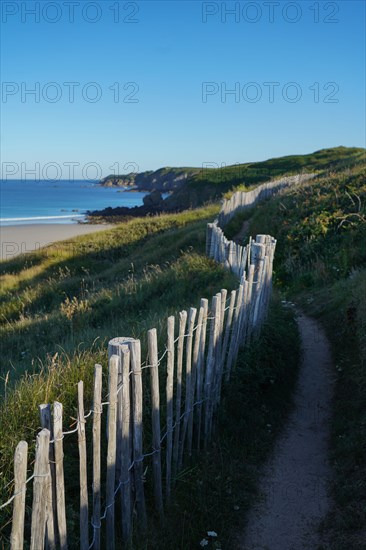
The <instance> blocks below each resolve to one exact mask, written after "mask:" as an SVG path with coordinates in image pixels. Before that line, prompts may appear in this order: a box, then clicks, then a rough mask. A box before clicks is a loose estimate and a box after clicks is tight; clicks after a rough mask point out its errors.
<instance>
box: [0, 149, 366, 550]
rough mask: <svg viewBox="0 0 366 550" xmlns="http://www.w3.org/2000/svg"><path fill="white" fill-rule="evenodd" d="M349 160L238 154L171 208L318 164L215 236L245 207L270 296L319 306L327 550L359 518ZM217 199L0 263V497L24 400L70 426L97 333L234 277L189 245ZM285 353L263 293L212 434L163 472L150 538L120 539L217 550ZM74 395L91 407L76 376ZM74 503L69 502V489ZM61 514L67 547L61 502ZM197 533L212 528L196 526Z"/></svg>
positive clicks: (355, 152) (294, 350)
mask: <svg viewBox="0 0 366 550" xmlns="http://www.w3.org/2000/svg"><path fill="white" fill-rule="evenodd" d="M363 157H364V151H363V150H360V149H346V148H337V149H331V150H324V151H320V152H317V153H314V154H313V155H306V156H304V157H302V156H301V157H285V158H283V159H274V160H272V161H267V162H266V163H260V164H259V163H257V164H252V165H241V166H242V167H243V173H239V172H237V167H229V168H227V169H222V171H221V172H220V170H217V171H216V172H215V171H214V169H212V172H210V170H209V172H210V173H209V174H208V175H207V179H204V180H201V181H199V180H198V179H197V180H195V181H194V182H193V181H190V182H189V183H188V184H187V189H186V191H187V192H188V193H190V195H189V198H186V199H185V200H186V201H188V203H187V205H190V204H198V203H199V204H202V203H203V202H205V201H207V200H208V201H211V200H214V199H215V198H217V197H221V196H222V194H223V193H226V192H231V191H232V190H233V189H234V188H235V187H236V186H238V185H239V184H240V185H242V184H243V183H245V186H249V185H254V184H255V183H257V182H261V181H265V180H267V179H269V178H270V177H273V176H274V175H276V176H277V175H282V174H283V173H288V174H289V173H294V172H296V171H299V170H301V169H302V168H304V169H306V171H314V170H316V171H319V174H320V175H319V177H318V178H317V179H316V180H315V181H314V182H311V183H309V184H306V185H304V186H302V187H300V188H298V189H293V190H290V191H287V192H285V193H283V194H281V195H280V196H278V197H275V198H273V199H271V200H270V201H268V202H266V203H265V204H263V205H258V206H257V207H256V208H255V209H254V210H252V211H247V212H245V214H244V215H240V216H239V217H237V218H235V219H233V220H232V222H231V224H230V226H229V227H228V228H227V230H226V233H227V236H228V237H232V236H233V235H235V234H236V233H237V232H238V230H239V229H240V228H241V226H242V223H243V220H244V219H245V220H246V222H247V235H249V234H256V233H269V234H272V235H274V236H275V237H276V238H277V240H278V245H277V251H276V257H275V281H276V286H277V289H278V291H277V292H279V293H280V294H281V297H282V298H283V297H285V296H289V297H291V298H294V297H296V300H297V301H298V302H299V303H300V304H301V305H302V306H303V307H304V308H306V309H307V310H308V311H309V312H310V313H313V314H314V315H317V316H319V318H320V320H322V321H323V322H324V323H325V326H326V328H327V330H328V335H329V337H330V339H331V341H332V343H333V346H334V347H333V350H334V363H335V374H336V376H337V385H336V397H335V401H334V419H333V435H332V462H333V466H334V471H335V479H334V483H333V496H334V506H333V508H332V512H331V514H330V516H329V518H328V519H327V522H326V523H325V525H324V530H325V532H326V533H327V536H329V537H330V540H331V545H330V548H332V550H341V549H343V548H345V547H347V549H348V548H349V549H351V550H360V549H361V548H362V546H361V544H362V533H363V534H364V531H362V530H364V526H365V519H366V518H365V510H366V501H365V496H364V495H365V494H366V491H365V489H366V487H365V482H364V480H365V479H366V465H365V460H364V457H365V451H366V448H365V441H366V437H365V436H366V409H365V405H364V394H365V389H366V388H365V384H366V377H365V359H366V341H365V334H366V330H365V327H366V308H365V302H366V300H365V299H364V297H365V295H366V292H365V291H366V270H365V260H366V250H365V246H366V245H365V243H366V239H365V237H366V224H365V215H366V211H365V200H366V186H365V181H364V169H365V163H364V158H363ZM271 170H272V172H271ZM266 171H267V172H266ZM273 171H275V172H273ZM277 171H279V172H277ZM225 178H226V179H225ZM190 186H191V187H190ZM184 205H186V203H182V206H184ZM218 210H219V206H218V204H212V205H209V206H205V207H201V208H199V209H196V210H187V211H185V212H182V213H181V214H174V215H173V214H169V215H166V214H165V215H161V216H157V217H153V218H152V217H147V218H143V219H139V218H137V219H135V220H132V221H129V222H127V223H125V224H123V225H117V226H116V227H115V228H114V229H112V230H109V231H105V232H103V233H102V234H99V235H98V234H95V235H93V236H91V235H88V236H85V237H79V238H77V239H73V240H72V241H70V242H64V243H61V244H60V243H58V244H57V245H53V246H50V247H48V248H46V249H44V250H42V251H39V252H37V253H35V254H31V255H27V256H23V257H18V258H15V259H14V260H12V261H8V262H3V263H1V264H0V274H1V290H0V312H1V325H0V336H1V338H2V361H1V377H2V388H1V395H2V403H1V404H0V457H1V458H0V502H3V501H4V500H6V498H7V496H9V495H10V494H11V490H12V485H11V483H9V482H10V481H11V479H12V457H13V452H14V449H15V446H16V444H17V443H18V441H19V440H20V439H22V438H25V439H26V440H27V441H28V442H32V441H34V437H35V433H36V432H37V428H38V425H39V420H38V409H37V407H38V405H39V404H40V403H44V402H52V401H53V400H54V399H56V398H57V399H59V400H60V401H62V402H63V404H64V407H65V418H66V419H67V418H70V421H69V422H70V426H71V425H72V422H73V421H72V417H73V418H75V402H76V401H75V397H76V383H77V381H78V380H80V379H83V380H84V381H85V387H86V389H87V388H89V389H91V387H92V385H91V384H89V383H88V382H91V379H92V376H93V366H94V363H101V364H103V366H104V367H105V366H106V361H107V353H106V347H107V341H108V340H109V339H110V338H112V337H114V336H135V337H138V336H140V335H141V334H142V333H144V332H146V329H149V328H152V327H157V328H158V330H160V331H162V332H163V331H164V330H165V319H166V318H167V316H168V315H170V314H173V313H176V312H177V311H178V310H179V309H183V308H187V307H189V306H192V305H197V304H198V301H199V299H200V298H201V297H208V298H209V297H210V296H212V294H214V293H216V292H217V291H219V290H220V289H221V288H227V289H228V290H230V289H231V288H236V286H237V281H236V280H235V278H234V277H233V276H232V275H230V273H228V272H227V271H224V270H223V269H222V268H221V267H220V266H218V265H217V264H215V262H213V261H211V260H209V259H208V258H207V257H206V256H205V254H204V249H205V248H204V247H205V237H206V223H207V222H208V221H210V222H211V221H212V220H213V219H214V217H215V216H216V215H217V213H218ZM289 349H290V350H291V352H290V354H289V353H288V350H289ZM298 363H299V339H298V333H297V329H296V325H295V323H294V314H293V312H292V310H291V309H290V308H284V307H283V305H281V302H280V299H279V298H278V296H277V297H276V298H275V300H274V302H273V304H272V308H271V311H270V316H269V318H268V321H267V324H266V326H265V328H264V330H263V333H262V336H261V340H260V341H259V342H258V343H256V344H254V345H253V346H252V347H251V349H250V350H249V351H246V352H245V353H243V354H241V356H240V358H239V361H238V363H237V366H236V370H235V372H234V379H233V381H232V383H231V385H230V387H228V388H227V389H226V390H225V395H224V404H223V413H222V415H220V417H219V418H218V420H217V423H218V426H217V427H218V430H217V437H216V440H215V443H214V446H213V447H212V449H210V450H209V452H208V453H207V455H206V456H203V458H201V457H200V459H199V460H193V461H192V463H189V464H187V468H186V470H185V471H184V472H183V474H181V475H180V476H179V478H178V479H177V480H176V487H175V493H174V495H175V496H174V502H173V505H172V507H171V509H170V510H169V511H168V516H167V522H166V525H165V527H164V528H163V530H159V538H157V536H156V532H157V531H156V529H155V526H154V525H151V526H150V527H151V529H150V530H149V533H148V536H147V538H146V540H145V542H141V541H139V542H136V543H135V547H136V548H172V547H175V548H181V549H189V548H192V547H196V546H198V545H199V542H200V540H202V539H205V538H206V539H207V538H208V542H209V545H211V548H215V547H216V548H221V547H223V548H225V547H227V548H230V544H231V543H232V541H233V540H234V539H233V537H234V538H235V533H236V532H237V529H238V528H239V524H241V525H242V522H243V513H244V512H245V511H246V510H247V509H248V507H249V504H250V502H251V501H252V499H253V496H254V494H255V490H256V482H257V479H258V468H259V465H260V464H261V462H262V461H263V460H265V458H266V457H267V456H268V453H269V452H270V449H271V447H272V443H273V440H274V438H275V436H276V434H277V433H278V432H279V430H280V428H281V426H282V423H283V421H284V420H285V417H286V413H287V412H288V409H289V407H290V406H291V399H290V396H291V390H292V388H293V384H294V382H295V380H296V372H297V366H298ZM105 391H106V388H105ZM86 402H87V406H88V405H89V404H91V395H90V391H89V393H88V389H87V393H86ZM284 403H285V404H286V406H284ZM65 444H66V445H68V446H69V447H67V452H70V453H71V456H72V452H74V453H77V450H76V448H75V440H73V439H71V440H70V441H69V442H68V443H66V440H65ZM75 472H77V462H76V460H75V462H73V460H72V459H71V461H70V463H69V464H68V467H67V471H66V475H67V478H68V480H69V482H70V483H69V485H68V487H69V488H68V490H69V491H70V492H71V493H73V492H74V494H75V495H76V494H77V474H76V475H75ZM28 498H29V497H28ZM75 500H76V504H75V505H76V507H77V496H76V498H75ZM0 514H1V515H0V525H2V527H1V528H0V547H1V544H2V545H3V547H4V548H6V547H7V546H6V545H7V540H8V539H7V536H8V533H9V529H8V527H9V525H8V522H9V521H10V516H9V510H2V511H1V512H0ZM27 514H28V515H29V509H28V510H27ZM68 517H69V523H70V525H69V529H70V531H71V532H73V533H74V534H75V544H77V520H76V519H75V517H76V516H75V514H74V512H73V509H72V508H71V509H70V510H68ZM28 519H29V518H28ZM335 520H336V521H335ZM207 531H215V532H217V533H218V537H217V538H215V537H214V538H212V539H210V537H207ZM208 548H210V546H208Z"/></svg>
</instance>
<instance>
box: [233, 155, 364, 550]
mask: <svg viewBox="0 0 366 550" xmlns="http://www.w3.org/2000/svg"><path fill="white" fill-rule="evenodd" d="M365 168H366V163H365V158H363V160H362V159H358V161H357V163H355V165H354V166H349V167H348V168H346V169H341V170H337V171H333V172H330V173H328V174H326V175H324V176H322V177H319V178H318V179H317V180H315V181H314V182H312V183H309V184H305V185H303V186H301V187H300V188H297V189H292V190H288V191H286V192H285V193H283V194H282V195H281V196H278V197H276V198H274V199H272V200H270V201H268V202H267V203H265V204H262V205H259V206H258V207H257V208H256V209H255V211H254V212H253V215H252V216H249V219H248V220H247V232H248V234H251V233H252V232H255V231H256V230H259V229H260V230H261V231H262V232H264V233H265V232H269V233H271V234H273V235H276V238H277V239H278V245H277V249H276V257H275V280H276V286H277V288H280V289H281V290H282V292H283V293H284V295H286V296H289V297H291V299H296V301H297V302H298V303H299V304H300V305H301V306H302V307H303V308H304V309H305V310H306V311H308V312H309V313H310V314H312V315H314V316H316V317H318V318H319V320H320V321H321V322H322V323H323V324H324V326H325V328H326V331H327V334H328V337H329V339H330V341H331V344H332V347H333V358H334V375H335V377H336V389H335V396H334V403H333V419H332V439H331V463H332V466H333V470H334V479H333V483H332V497H333V504H332V510H331V512H330V514H329V516H328V518H327V519H326V521H325V523H324V526H323V529H324V532H325V534H326V537H328V539H329V548H331V549H332V550H343V549H344V548H347V549H349V550H361V549H362V548H364V543H365V525H366V498H365V495H366V483H365V480H366V461H365V456H366V406H365V399H364V396H365V391H366V336H365V335H366V267H365V266H366V181H365ZM245 215H246V216H247V213H245ZM247 217H248V216H247ZM237 225H238V221H237V220H236V222H233V225H232V227H231V232H233V231H234V232H235V231H236V229H237ZM229 230H230V228H229Z"/></svg>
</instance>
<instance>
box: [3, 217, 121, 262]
mask: <svg viewBox="0 0 366 550" xmlns="http://www.w3.org/2000/svg"><path fill="white" fill-rule="evenodd" d="M110 227H113V226H112V225H88V224H86V225H81V224H69V225H67V224H29V225H17V226H2V227H0V259H1V260H11V259H12V258H14V256H18V255H19V254H22V253H26V252H33V251H34V250H38V249H39V248H41V247H43V246H46V245H47V244H51V243H54V242H57V241H63V240H65V239H71V238H72V237H76V236H78V235H87V234H89V233H95V232H96V231H105V230H106V229H109V228H110Z"/></svg>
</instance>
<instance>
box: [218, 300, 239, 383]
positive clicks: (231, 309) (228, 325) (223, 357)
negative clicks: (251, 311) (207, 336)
mask: <svg viewBox="0 0 366 550" xmlns="http://www.w3.org/2000/svg"><path fill="white" fill-rule="evenodd" d="M235 299H236V290H232V291H231V294H230V305H229V313H228V316H227V319H226V328H225V335H224V343H223V345H222V355H221V361H222V364H223V367H225V363H226V352H227V346H228V343H229V337H230V331H231V324H232V320H233V313H234V306H235ZM229 375H230V373H229V371H228V370H227V369H226V376H225V380H226V381H228V380H229V377H230V376H229Z"/></svg>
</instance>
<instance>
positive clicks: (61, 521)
mask: <svg viewBox="0 0 366 550" xmlns="http://www.w3.org/2000/svg"><path fill="white" fill-rule="evenodd" d="M62 416H63V408H62V404H61V403H59V402H58V401H55V402H54V404H53V437H54V451H55V481H56V506H57V527H58V537H59V545H60V550H67V525H66V503H65V477H64V451H63V435H62V429H63V428H62V427H63V421H62Z"/></svg>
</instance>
